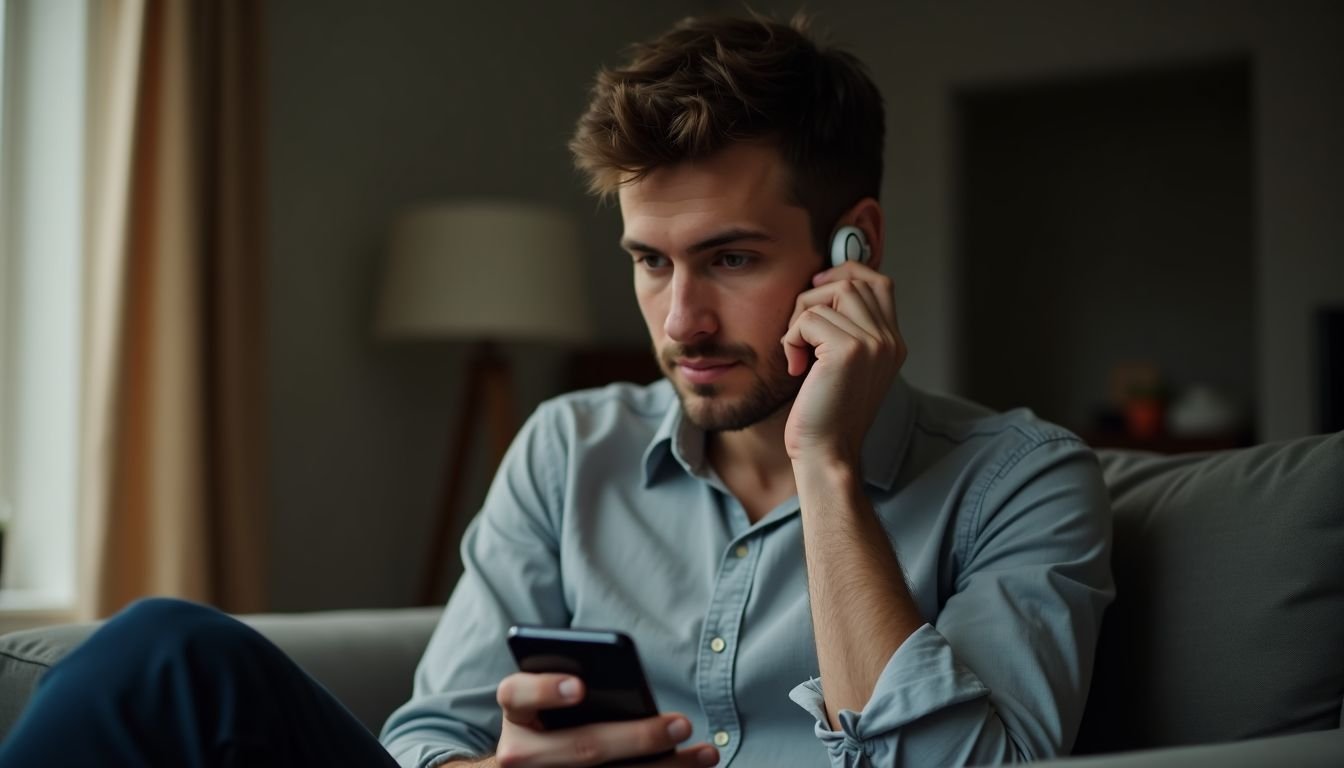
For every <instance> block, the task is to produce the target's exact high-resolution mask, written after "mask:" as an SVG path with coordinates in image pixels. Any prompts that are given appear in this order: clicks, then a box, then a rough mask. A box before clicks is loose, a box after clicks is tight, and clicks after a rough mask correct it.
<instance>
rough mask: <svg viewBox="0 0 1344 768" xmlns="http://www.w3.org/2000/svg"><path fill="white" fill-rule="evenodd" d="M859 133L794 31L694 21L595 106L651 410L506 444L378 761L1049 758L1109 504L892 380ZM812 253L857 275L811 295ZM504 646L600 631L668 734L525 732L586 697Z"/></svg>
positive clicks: (852, 99)
mask: <svg viewBox="0 0 1344 768" xmlns="http://www.w3.org/2000/svg"><path fill="white" fill-rule="evenodd" d="M882 134H883V114H882V104H881V99H880V97H879V95H878V93H877V90H876V88H875V86H874V85H873V84H872V82H871V81H870V80H869V78H868V77H867V75H866V74H865V73H864V71H863V69H862V67H861V66H860V65H859V64H858V62H857V61H856V60H854V59H853V58H852V57H850V56H848V55H846V54H843V53H840V52H836V51H827V50H822V49H820V48H818V47H817V46H816V45H815V44H814V43H813V42H812V41H811V40H810V39H809V38H808V37H807V35H806V34H805V33H804V32H803V31H802V30H801V29H800V28H799V27H797V26H786V25H781V24H774V23H770V22H767V21H762V20H759V19H752V20H722V19H715V20H709V19H692V20H688V21H686V22H683V23H682V24H680V25H678V26H677V27H676V28H674V29H673V30H672V31H670V32H668V33H666V34H665V35H663V36H662V37H660V38H658V39H656V40H653V41H651V42H649V43H647V44H645V45H642V46H639V47H637V48H635V49H634V51H633V55H632V58H631V60H630V61H629V63H628V64H627V65H626V66H625V67H624V68H621V69H617V70H612V71H604V72H602V73H600V74H599V75H598V78H597V84H596V86H595V87H594V89H593V93H592V100H591V103H590V105H589V108H588V111H587V113H586V114H585V115H584V116H583V117H582V119H581V120H580V123H579V128H578V132H577V135H576V136H575V138H574V140H573V141H572V142H571V148H572V149H573V151H574V153H575V156H576V159H577V164H578V166H579V167H580V168H581V169H582V170H583V171H585V172H586V173H587V174H588V176H589V179H590V182H591V186H592V188H593V189H594V190H595V191H596V192H598V193H600V194H603V195H612V194H614V195H616V196H617V197H618V198H619V202H620V209H621V215H622V218H623V220H624V225H625V229H624V236H623V238H622V240H621V245H622V248H623V249H624V250H625V251H626V252H627V253H629V255H630V257H631V259H632V261H633V264H634V285H635V294H636V296H637V297H638V300H639V305H640V309H641V311H642V313H643V315H644V320H645V322H646V324H647V325H648V329H649V334H650V337H651V339H652V341H653V346H654V350H655V354H656V355H657V357H658V360H659V362H660V363H661V365H662V368H663V370H664V372H665V374H666V379H665V380H664V381H661V382H659V383H657V384H654V385H652V386H650V387H646V388H637V387H629V386H615V387H609V388H607V389H604V390H600V391H592V392H585V393H580V394H577V395H572V396H568V397H564V398H560V399H559V400H557V401H554V402H551V403H548V404H546V405H544V406H543V407H542V408H541V409H540V410H539V411H538V412H537V413H536V414H535V415H534V417H533V418H532V420H531V421H530V422H529V423H528V425H527V426H526V427H525V428H524V429H523V431H522V433H521V435H520V436H519V438H518V440H517V442H516V444H515V445H514V447H513V449H512V451H511V452H510V454H509V456H508V457H507V458H506V460H505V462H504V466H503V468H502V469H501V470H500V473H499V475H498V477H497V479H496V482H495V485H494V487H493V488H492V490H491V493H490V495H489V498H488V499H487V501H486V503H485V506H484V508H483V509H482V511H481V513H480V515H479V517H478V518H477V519H476V520H475V521H474V523H473V524H472V526H471V528H470V530H469V532H468V534H467V537H466V540H465V543H464V546H463V558H464V563H465V566H466V573H465V575H464V576H463V579H462V581H461V582H460V583H459V585H458V587H457V590H456V592H455V594H454V596H453V598H452V600H451V601H450V602H449V605H448V609H447V611H446V613H445V614H444V617H443V619H442V622H441V624H440V626H439V628H438V630H437V632H436V634H435V636H434V639H433V640H432V641H431V643H430V646H429V649H428V651H427V652H426V654H425V657H424V660H423V662H422V664H421V667H420V670H419V672H418V674H417V678H416V686H415V695H414V697H413V699H412V700H411V702H410V703H408V704H407V705H406V706H404V707H403V708H402V709H401V710H400V711H398V712H397V713H396V714H394V715H393V717H392V718H391V720H390V721H389V722H388V724H387V726H386V728H385V729H384V731H383V736H382V738H383V741H384V743H385V744H386V745H387V746H388V749H389V751H391V752H392V753H393V755H395V756H396V757H397V758H398V760H399V761H400V762H401V763H402V764H403V765H407V766H422V765H432V764H436V763H437V762H438V761H444V760H447V761H449V762H448V763H447V764H449V765H459V764H474V763H473V762H472V759H473V758H474V757H475V756H478V755H488V754H491V753H494V755H495V757H494V758H489V759H486V760H485V761H484V762H485V764H492V761H496V760H497V762H498V764H501V765H591V764H597V763H602V762H606V761H610V760H617V759H623V758H630V757H636V756H640V755H649V754H656V753H658V752H661V751H663V750H666V749H668V748H669V747H673V746H676V745H678V744H682V743H684V742H687V741H689V742H690V743H692V744H693V746H689V747H684V748H682V749H681V750H680V751H679V752H677V753H676V757H675V758H673V759H671V760H668V761H665V762H666V763H667V764H676V765H713V764H715V763H716V762H722V763H724V764H728V763H739V764H743V765H771V766H783V765H821V764H824V763H825V762H826V761H827V760H828V759H829V760H830V761H831V762H832V763H834V764H836V765H856V764H866V763H872V764H874V765H893V764H900V765H917V766H926V765H949V764H961V763H968V762H975V763H985V762H999V761H1016V760H1025V759H1038V758H1042V757H1047V756H1050V755H1053V754H1057V753H1060V752H1063V751H1066V750H1067V749H1068V748H1069V746H1070V745H1071V742H1072V739H1073V736H1074V734H1075V732H1076V728H1077V725H1078V720H1079V717H1080V715H1081V711H1082V706H1083V703H1084V701H1085V697H1086V690H1087V683H1088V679H1089V677H1090V672H1091V660H1092V654H1093V647H1094V644H1095V640H1096V634H1097V628H1098V625H1099V623H1100V620H1101V615H1102V611H1103V609H1104V607H1105V606H1106V604H1107V602H1108V601H1109V599H1110V596H1111V581H1110V575H1109V569H1108V543H1107V536H1108V522H1107V516H1106V513H1107V502H1106V496H1105V491H1104V488H1103V486H1102V483H1101V479H1100V477H1099V473H1098V470H1097V466H1096V462H1095V460H1094V458H1093V457H1092V455H1091V454H1090V452H1089V451H1088V450H1087V449H1086V448H1085V447H1084V446H1083V445H1082V444H1081V443H1079V441H1078V440H1077V439H1076V438H1074V437H1073V436H1072V435H1070V434H1068V433H1067V432H1065V431H1063V430H1060V429H1058V428H1056V427H1053V426H1051V425H1049V424H1045V423H1043V422H1040V421H1038V420H1036V419H1035V418H1033V417H1032V416H1031V415H1030V414H1028V413H1025V412H1015V413H1010V414H1004V415H996V414H992V413H989V412H987V411H985V410H983V409H980V408H977V407H975V406H972V405H969V404H965V403H960V402H956V401H952V400H947V399H942V398H936V397H932V396H929V395H926V394H923V393H920V392H918V391H917V390H915V389H913V388H911V387H909V386H907V385H906V384H904V383H903V382H902V381H901V380H900V379H899V377H898V371H899V369H900V366H901V363H902V362H903V360H904V358H905V353H906V350H905V344H904V342H903V341H902V338H901V334H900V330H899V328H898V325H897V321H896V309H895V306H894V301H893V291H892V284H891V281H890V280H889V279H888V278H886V277H885V276H883V275H882V274H880V273H879V272H878V271H877V268H878V266H879V261H880V258H881V254H882V242H883V216H882V209H881V207H880V205H879V204H878V202H877V197H878V191H879V186H880V175H881V166H882V158H881V152H882ZM842 226H853V227H857V228H858V229H859V230H860V231H861V232H862V233H863V234H864V235H865V236H866V239H867V241H868V243H869V244H870V246H871V254H872V256H871V260H870V261H869V262H868V263H867V264H861V263H858V262H853V261H850V262H846V263H844V264H843V265H842V266H838V267H829V261H828V259H827V258H826V256H827V254H828V253H829V251H830V247H829V242H830V239H831V233H832V232H833V231H834V230H835V229H836V228H838V227H842ZM515 623H532V624H546V625H552V626H568V625H573V626H582V627H612V628H619V629H622V630H624V631H625V632H627V633H628V634H630V635H631V636H632V638H633V639H634V640H635V644H636V646H637V647H638V648H639V650H640V651H641V655H642V657H643V659H644V662H645V665H646V666H647V667H648V668H649V669H648V671H649V674H650V677H651V680H652V685H653V687H654V689H655V694H656V698H657V700H658V701H659V703H660V704H661V705H662V706H663V707H664V708H665V711H666V712H667V714H664V715H662V716H660V717H657V718H653V719H649V720H644V721H635V722H627V723H605V724H600V725H595V726H586V727H580V728H574V729H566V730H557V731H551V732H547V731H544V730H542V729H541V728H540V727H539V726H538V723H537V712H538V710H542V709H547V708H555V707H565V706H571V705H573V704H574V703H576V702H577V701H579V700H580V699H581V698H582V695H583V687H582V684H581V681H579V680H577V679H575V678H569V677H566V676H564V675H533V674H522V673H517V672H515V671H514V667H513V665H512V661H511V659H510V657H509V655H508V653H507V651H506V647H505V641H504V633H505V632H506V630H507V629H508V627H509V626H510V625H512V624H515ZM818 673H819V679H816V678H817V676H818ZM501 681H502V682H501ZM458 760H461V761H462V762H460V763H459V762H456V761H458Z"/></svg>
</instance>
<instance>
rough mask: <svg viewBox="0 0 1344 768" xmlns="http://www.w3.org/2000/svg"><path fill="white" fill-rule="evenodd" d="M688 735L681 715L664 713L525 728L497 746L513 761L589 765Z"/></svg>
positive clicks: (643, 752)
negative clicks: (542, 728) (548, 728)
mask: <svg viewBox="0 0 1344 768" xmlns="http://www.w3.org/2000/svg"><path fill="white" fill-rule="evenodd" d="M690 735H691V724H690V722H689V721H688V720H687V719H686V718H685V717H684V716H682V715H678V714H665V715H658V716H657V717H649V718H644V719H642V720H627V721H624V722H613V723H594V724H592V725H581V726H578V727H575V728H565V729H562V730H556V731H525V732H523V733H518V734H516V736H517V737H516V738H514V739H513V740H511V742H510V744H509V745H508V747H507V750H505V746H504V745H503V743H502V741H501V746H500V749H501V753H503V752H507V757H508V758H510V760H508V762H514V763H515V764H523V763H525V764H527V765H529V766H538V768H546V767H548V766H589V765H601V764H602V763H608V762H612V761H615V760H624V759H627V758H632V757H644V756H647V755H657V754H660V753H663V752H668V751H670V750H672V749H675V748H676V746H677V744H679V743H681V742H682V741H685V740H686V739H688V738H690ZM501 756H503V755H501ZM674 757H675V756H674ZM517 758H524V759H517ZM501 762H502V763H503V762H506V761H505V760H501ZM674 764H675V763H674Z"/></svg>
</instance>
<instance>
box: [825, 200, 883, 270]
mask: <svg viewBox="0 0 1344 768" xmlns="http://www.w3.org/2000/svg"><path fill="white" fill-rule="evenodd" d="M835 226H836V228H839V227H844V226H851V227H858V228H859V229H861V230H863V235H864V237H865V238H867V240H868V248H869V250H870V252H871V255H870V256H869V259H868V266H870V267H872V268H873V269H875V270H880V269H881V267H882V242H883V240H882V238H883V236H884V235H885V233H886V230H885V228H884V222H883V219H882V204H881V203H879V202H877V200H876V199H874V198H871V197H865V198H863V199H862V200H860V201H859V202H857V203H855V204H854V205H853V207H851V208H850V209H849V210H848V211H845V214H844V215H843V216H841V217H840V221H839V222H837V223H836V225H835Z"/></svg>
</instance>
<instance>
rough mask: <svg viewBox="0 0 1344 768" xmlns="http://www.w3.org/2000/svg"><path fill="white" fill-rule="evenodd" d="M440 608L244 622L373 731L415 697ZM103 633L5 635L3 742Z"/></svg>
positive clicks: (0, 711)
mask: <svg viewBox="0 0 1344 768" xmlns="http://www.w3.org/2000/svg"><path fill="white" fill-rule="evenodd" d="M441 612H442V609H440V608H404V609H390V610H370V611H327V612H320V613H309V614H262V615H257V616H244V617H241V618H242V620H243V621H245V622H247V623H248V624H250V625H251V626H253V627H254V628H256V629H257V631H259V632H261V634H262V635H264V636H266V637H267V638H268V639H269V640H270V641H271V642H273V643H275V644H276V645H277V646H279V647H280V649H281V650H283V651H284V652H285V653H286V654H287V655H288V656H289V657H290V658H292V659H293V660H294V661H295V662H296V663H297V664H298V665H299V666H300V667H302V668H303V669H304V671H306V672H307V673H308V674H310V675H312V676H313V678H315V679H316V680H317V681H318V682H320V683H321V684H322V685H324V686H326V688H327V690H329V691H330V692H331V693H332V695H334V696H335V697H336V698H337V700H339V701H340V702H341V703H342V704H344V705H345V706H346V708H347V709H349V710H350V711H351V713H353V714H354V715H355V717H356V718H358V719H359V721H360V722H362V723H363V724H364V725H365V727H367V728H368V729H369V730H370V731H372V732H374V733H377V732H378V730H379V729H380V728H382V725H383V721H384V720H386V719H387V716H388V715H390V714H391V713H392V710H393V709H395V708H396V707H397V706H399V705H401V704H402V703H404V702H405V701H406V700H407V699H408V698H410V695H411V680H412V678H413V677H414V673H415V667H416V665H417V664H418V663H419V662H420V656H421V655H422V654H423V653H424V651H425V646H426V645H428V643H429V636H430V633H432V632H433V631H434V625H435V624H436V623H437V622H438V617H439V614H440V613H441ZM97 628H98V625H97V624H65V625H59V626H53V627H43V628H40V629H31V630H25V631H22V632H13V633H11V634H8V635H5V636H4V637H0V739H3V738H4V736H5V734H7V733H8V732H9V729H10V728H11V727H12V726H13V724H14V722H15V721H16V720H17V719H18V716H19V714H20V713H21V712H22V711H23V708H24V706H25V705H26V704H27V703H28V699H29V698H30V697H31V696H32V693H33V690H34V688H35V687H36V686H37V681H38V679H39V678H40V677H41V676H42V674H43V673H45V672H46V670H47V669H48V668H50V667H51V666H52V665H53V664H55V663H56V662H57V661H59V660H60V659H61V658H63V657H64V656H65V655H66V654H67V653H69V652H70V651H71V650H72V649H73V648H74V647H75V646H77V645H79V644H80V643H82V642H83V641H84V640H85V639H86V638H88V636H89V635H90V634H92V633H93V632H94V630H96V629H97Z"/></svg>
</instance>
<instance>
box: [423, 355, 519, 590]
mask: <svg viewBox="0 0 1344 768" xmlns="http://www.w3.org/2000/svg"><path fill="white" fill-rule="evenodd" d="M481 411H484V413H485V419H486V423H485V428H486V439H487V445H488V447H489V451H490V452H489V454H488V460H489V462H490V464H489V466H488V472H489V473H490V474H491V476H493V475H494V472H495V470H496V469H498V468H499V463H500V461H501V460H502V459H503V458H504V452H505V451H506V450H507V449H508V447H509V443H510V441H512V440H513V435H514V431H515V430H516V429H517V421H516V415H515V414H516V401H515V396H514V391H513V371H512V369H511V368H510V366H509V363H508V360H507V359H505V358H504V357H503V356H501V355H500V354H499V353H498V352H497V351H496V350H495V348H494V345H492V344H491V343H489V342H480V343H478V344H476V346H475V347H474V348H473V350H472V354H471V362H470V363H469V366H468V373H467V389H466V394H465V397H464V398H463V399H462V401H461V405H460V411H459V412H458V416H457V431H456V432H455V433H454V435H453V448H452V452H451V453H450V454H449V455H448V463H447V464H446V466H445V468H444V485H443V497H442V499H441V500H440V503H439V511H438V515H437V517H436V519H435V521H434V532H433V534H432V536H431V537H430V540H429V552H428V555H427V558H426V560H425V569H424V573H425V575H424V580H423V581H422V582H421V587H420V602H421V604H423V605H440V604H442V602H443V597H442V593H441V590H440V583H441V582H442V580H443V573H444V568H445V566H446V565H447V561H448V540H449V536H450V534H452V532H453V528H454V524H455V523H456V522H457V520H458V512H459V507H460V505H461V501H462V499H461V497H462V494H463V493H464V492H465V488H466V482H467V477H466V476H467V468H468V466H469V465H470V464H471V454H472V451H471V447H472V438H473V437H475V435H474V432H475V426H476V419H477V416H478V414H479V413H480V412H481Z"/></svg>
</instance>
